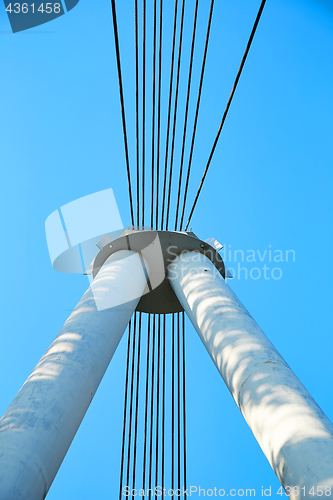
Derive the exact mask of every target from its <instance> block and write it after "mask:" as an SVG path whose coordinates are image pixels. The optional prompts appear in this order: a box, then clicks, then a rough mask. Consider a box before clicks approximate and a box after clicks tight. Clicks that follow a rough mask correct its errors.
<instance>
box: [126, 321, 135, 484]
mask: <svg viewBox="0 0 333 500" xmlns="http://www.w3.org/2000/svg"><path fill="white" fill-rule="evenodd" d="M136 323H137V321H136V312H135V313H134V329H133V340H132V345H133V347H132V368H131V395H130V414H129V424H128V425H129V431H128V447H127V476H126V480H127V482H126V484H127V485H129V484H130V483H129V477H130V466H131V444H132V414H133V393H134V365H135V344H136V333H137V329H136V326H137V325H136Z"/></svg>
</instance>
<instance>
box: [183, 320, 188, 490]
mask: <svg viewBox="0 0 333 500" xmlns="http://www.w3.org/2000/svg"><path fill="white" fill-rule="evenodd" d="M182 317H183V322H182V323H183V454H184V489H185V490H186V484H187V470H186V466H187V462H186V397H185V396H186V392H185V381H186V371H185V313H184V312H182Z"/></svg>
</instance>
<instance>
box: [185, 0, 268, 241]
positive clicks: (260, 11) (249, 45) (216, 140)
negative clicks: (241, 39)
mask: <svg viewBox="0 0 333 500" xmlns="http://www.w3.org/2000/svg"><path fill="white" fill-rule="evenodd" d="M265 3H266V0H262V2H261V5H260V8H259V11H258V14H257V17H256V20H255V23H254V25H253V28H252V31H251V35H250V38H249V41H248V43H247V46H246V49H245V53H244V55H243V59H242V62H241V65H240V67H239V70H238V73H237V75H236V79H235V82H234V85H233V87H232V90H231V94H230V97H229V100H228V103H227V106H226V108H225V111H224V114H223V117H222V121H221V124H220V127H219V129H218V132H217V134H216V137H215V141H214V144H213V147H212V150H211V152H210V155H209V158H208V161H207V165H206V168H205V171H204V173H203V176H202V179H201V182H200V186H199V189H198V192H197V194H196V197H195V200H194V203H193V206H192V209H191V212H190V215H189V218H188V221H187V224H186V227H185V231H186V229H187V228H188V225H189V223H190V221H191V218H192V215H193V212H194V209H195V207H196V204H197V201H198V198H199V195H200V193H201V189H202V186H203V183H204V181H205V178H206V175H207V172H208V169H209V166H210V163H211V160H212V158H213V154H214V151H215V148H216V146H217V143H218V140H219V137H220V134H221V131H222V128H223V125H224V123H225V120H226V117H227V114H228V111H229V108H230V105H231V101H232V99H233V97H234V95H235V92H236V88H237V85H238V82H239V79H240V76H241V74H242V71H243V68H244V65H245V61H246V58H247V56H248V53H249V50H250V47H251V44H252V41H253V38H254V35H255V33H256V31H257V27H258V24H259V21H260V18H261V14H262V11H263V10H264V7H265Z"/></svg>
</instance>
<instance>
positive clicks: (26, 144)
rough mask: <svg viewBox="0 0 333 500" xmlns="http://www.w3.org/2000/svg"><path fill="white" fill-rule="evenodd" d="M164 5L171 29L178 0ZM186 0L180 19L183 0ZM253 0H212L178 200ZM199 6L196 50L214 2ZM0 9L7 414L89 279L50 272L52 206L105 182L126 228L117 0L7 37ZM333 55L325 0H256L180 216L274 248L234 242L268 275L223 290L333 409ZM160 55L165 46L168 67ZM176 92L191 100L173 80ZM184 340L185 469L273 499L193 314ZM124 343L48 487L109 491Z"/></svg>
mask: <svg viewBox="0 0 333 500" xmlns="http://www.w3.org/2000/svg"><path fill="white" fill-rule="evenodd" d="M132 3H133V2H132V1H129V0H122V1H121V2H120V1H118V2H117V9H118V19H119V33H120V44H121V50H122V62H123V72H124V86H125V101H126V109H127V119H128V123H129V135H130V153H131V158H132V168H133V169H134V151H135V149H134V146H135V143H134V133H135V129H134V126H135V121H134V117H135V115H134V111H135V108H134V104H135V94H134V86H133V85H134V80H133V78H134V73H133V71H134V66H133V41H134V31H133V16H132V17H130V16H129V13H130V12H133V10H131V9H132ZM166 3H167V7H166V23H168V25H169V26H170V23H171V20H172V8H171V7H172V5H171V2H170V3H169V2H166ZM188 4H189V6H190V8H189V14H188V16H189V18H188V21H189V20H190V18H191V8H192V9H193V4H194V2H190V1H189V0H188ZM259 4H260V2H259V1H257V0H256V1H254V0H251V1H244V0H243V1H241V0H237V1H232V0H224V1H223V2H222V1H216V6H215V11H214V17H213V24H212V34H211V40H210V47H209V54H208V59H207V73H206V76H205V82H204V88H203V97H202V105H201V112H200V117H199V125H198V132H197V142H196V148H195V154H194V161H193V176H192V178H191V185H190V190H189V200H193V197H194V195H195V192H196V189H197V187H198V183H199V181H200V177H201V175H202V171H203V168H204V166H205V160H206V159H207V157H208V154H209V151H210V147H211V145H212V142H213V140H214V137H215V133H216V131H217V129H218V126H219V123H220V120H221V117H222V114H223V111H224V107H225V104H226V101H227V98H228V96H229V93H230V90H231V87H232V84H233V79H234V77H235V74H236V71H237V69H238V66H239V63H240V60H241V57H242V55H243V51H244V48H245V45H246V42H247V39H248V36H249V33H250V30H251V28H252V24H253V21H254V18H255V16H256V13H257V10H258V7H259ZM200 5H201V7H200V8H201V11H199V32H198V47H199V52H198V55H197V61H200V54H201V51H202V47H203V38H204V31H205V23H206V17H207V12H208V7H209V2H208V0H201V2H200ZM191 6H192V7H191ZM148 15H150V19H151V10H149V11H148ZM0 16H1V17H0V60H1V66H2V72H1V74H2V77H1V80H0V100H1V106H0V109H1V120H0V127H1V133H0V161H1V184H0V192H1V195H0V200H1V208H2V209H1V212H0V224H1V242H2V244H1V247H0V252H1V262H2V275H3V286H2V289H1V295H0V300H1V333H0V339H1V350H0V391H1V392H0V413H1V414H2V413H3V412H4V411H5V410H6V408H7V407H8V405H9V404H10V402H11V401H12V399H13V398H14V396H15V394H16V393H17V391H18V390H19V388H20V387H21V385H22V384H23V382H24V381H25V379H26V378H27V376H28V375H29V374H30V372H31V371H32V369H33V368H34V366H35V365H36V363H37V362H38V360H39V359H40V357H41V356H42V355H43V353H44V352H45V350H46V349H47V347H48V346H49V344H50V343H51V341H52V340H53V338H54V337H55V335H56V334H57V332H58V330H59V329H60V328H61V326H62V324H63V323H64V321H65V320H66V318H67V317H68V315H69V314H70V312H71V310H72V309H73V307H74V306H75V305H76V303H77V302H78V300H79V299H80V297H81V295H82V294H83V292H84V291H85V289H86V287H87V281H86V278H85V277H83V276H79V275H65V274H60V273H56V272H55V271H54V270H53V269H52V266H51V264H50V260H49V256H48V251H47V246H46V240H45V231H44V223H45V220H46V218H47V217H48V215H50V214H51V213H52V212H53V211H54V210H55V209H57V208H59V207H60V206H62V205H64V204H66V203H69V202H70V201H72V200H75V199H77V198H79V197H81V196H85V195H88V194H90V193H93V192H96V191H99V190H102V189H107V188H109V187H112V188H113V190H114V194H115V197H116V200H117V203H118V206H119V210H120V213H121V217H122V220H123V222H124V224H125V225H127V224H130V212H129V205H128V194H127V184H126V182H127V180H126V173H125V159H124V148H123V139H122V129H121V117H120V105H119V94H118V81H117V73H116V61H115V52H114V42H113V31H112V22H111V12H110V2H109V1H106V0H96V1H95V2H91V1H90V2H89V1H88V0H80V2H79V4H78V5H77V7H75V8H74V9H73V10H72V11H71V12H69V13H68V14H66V15H65V16H62V17H60V18H58V19H56V20H54V21H52V22H51V23H49V24H46V25H43V26H40V27H38V28H35V29H33V30H29V31H27V32H22V33H18V34H15V35H13V34H12V33H11V32H10V26H9V22H8V20H7V18H6V13H5V9H4V6H3V5H0ZM187 26H188V27H187V29H186V33H185V35H186V36H187V38H186V40H187V42H186V43H187V45H186V47H185V49H184V51H185V52H184V60H186V54H187V55H188V53H189V45H188V41H189V37H190V32H191V27H190V22H188V24H187ZM166 31H167V30H166ZM149 36H151V26H150V25H149V26H148V33H147V37H149ZM166 43H170V40H169V39H167V41H166ZM332 54H333V9H332V3H330V2H329V1H328V0H327V1H324V0H323V1H315V0H288V1H287V0H267V4H266V7H265V10H264V14H263V17H262V20H261V23H260V26H259V29H258V32H257V34H256V37H255V40H254V43H253V46H252V48H251V52H250V55H249V58H248V61H247V63H246V66H245V69H244V72H243V75H242V78H241V81H240V84H239V87H238V89H237V92H236V95H235V98H234V101H233V103H232V106H231V109H230V112H229V115H228V118H227V121H226V124H225V129H224V130H223V133H222V135H221V139H220V142H219V145H218V147H217V150H216V153H215V156H214V159H213V162H212V165H211V170H210V172H209V175H208V177H207V180H206V183H205V186H204V189H203V191H202V194H201V197H200V201H199V203H198V205H197V208H196V211H195V214H194V217H193V220H192V222H191V225H192V227H193V230H194V232H195V233H196V234H197V235H198V236H199V237H200V238H202V239H205V238H207V237H210V236H214V237H215V238H217V239H218V240H219V241H220V242H221V243H222V244H224V245H225V246H226V248H227V249H231V250H243V252H244V255H245V256H246V255H248V253H247V251H248V250H255V252H257V251H258V250H259V252H260V255H261V256H262V255H263V253H264V252H265V250H267V253H266V257H265V260H264V262H260V260H259V256H258V253H257V254H256V255H257V259H256V262H247V263H246V262H244V263H242V262H240V256H241V253H238V254H237V255H238V256H239V257H238V260H237V261H236V262H234V260H235V259H234V258H233V254H232V262H230V263H229V262H228V259H227V262H226V263H227V266H229V267H235V268H236V269H237V266H238V264H240V265H241V266H242V267H246V268H247V271H248V278H249V275H250V272H251V269H253V268H254V267H256V268H259V269H261V268H262V267H263V265H264V264H266V265H267V266H268V267H269V268H270V271H269V273H268V276H269V277H270V279H265V278H264V276H263V274H262V275H261V277H260V278H259V279H245V271H243V272H242V273H241V278H240V279H238V278H237V276H236V279H234V281H233V282H232V283H231V286H232V288H233V289H234V290H235V292H236V293H237V294H238V296H239V298H240V299H241V300H242V302H243V303H244V305H245V306H246V307H247V308H248V310H249V311H250V313H251V314H252V316H253V317H254V318H255V319H256V321H257V322H258V324H259V325H260V326H261V328H262V329H263V330H264V332H265V333H266V335H267V336H268V337H269V338H270V340H271V341H272V342H273V344H274V345H275V346H276V347H277V349H278V350H279V351H280V353H281V354H282V356H283V357H284V358H285V359H286V361H287V362H288V363H289V365H290V366H291V367H292V369H293V370H294V372H295V373H296V375H297V376H298V377H299V378H300V379H301V381H302V382H303V384H304V385H305V387H306V388H307V389H308V390H309V392H310V393H311V394H312V395H313V397H314V398H315V400H316V401H317V402H318V404H319V405H320V406H321V408H322V409H323V411H324V412H325V413H326V414H327V416H328V417H329V418H330V419H331V420H332V419H333V403H332V398H331V397H330V392H331V391H330V390H331V380H332V376H333V373H332V361H331V357H332V347H333V340H332V334H331V332H332V328H331V321H330V313H331V302H332V297H333V293H332V278H333V267H332V260H331V246H332V231H331V219H332V195H331V193H332V188H333V177H332V168H331V165H332V160H333V154H332V141H331V135H332V132H331V131H332V125H333V124H332V120H333V118H332V117H333V93H332V89H333V69H332V63H331V62H332ZM150 56H151V53H150V50H148V54H147V59H148V60H150V59H149V58H150ZM168 61H169V59H168V55H167V54H166V55H165V65H166V67H168ZM198 64H199V62H197V63H196V69H197V72H196V73H195V77H194V86H195V82H196V83H197V82H198ZM147 75H148V77H149V76H151V74H150V72H149V70H148V72H147ZM150 91H151V83H149V84H148V85H147V92H148V95H149V92H150ZM181 95H182V99H181V101H182V102H184V96H185V87H184V86H182V87H181ZM164 103H165V100H164ZM183 110H184V105H183V104H181V105H180V114H181V113H182V111H183ZM191 116H192V119H193V106H192V115H191ZM191 116H190V119H191ZM147 137H148V139H149V132H147ZM177 144H178V145H177V146H176V148H177V147H178V150H179V143H177ZM147 161H149V154H148V159H147ZM147 213H148V212H147ZM269 249H271V250H272V251H274V250H281V251H282V253H283V255H285V252H286V251H287V250H294V252H295V261H293V259H291V260H289V262H279V263H276V264H273V263H270V262H269V261H268V255H269V254H268V251H269ZM273 255H276V254H273ZM273 267H278V268H279V269H281V272H282V277H281V279H273V278H272V277H271V274H270V273H271V270H272V268H273ZM275 273H276V274H275V276H280V274H281V273H280V272H279V271H275ZM252 275H254V276H255V277H256V276H258V272H257V271H254V272H252ZM187 339H188V343H187V381H188V389H187V394H188V398H187V416H188V420H187V422H188V430H187V435H188V483H189V484H194V485H200V486H201V487H206V488H214V487H215V486H216V487H218V488H219V487H220V488H225V489H229V488H236V489H238V488H255V489H256V491H257V496H259V495H260V492H261V487H262V486H264V487H265V488H268V487H269V486H271V487H272V496H274V497H275V498H278V496H276V495H275V491H277V490H278V488H279V483H278V481H277V479H276V477H275V474H274V473H273V471H272V470H271V467H270V465H269V464H268V462H267V460H266V458H265V457H264V456H263V454H262V452H261V450H260V448H259V446H258V444H257V443H256V441H255V439H254V437H253V436H252V433H251V431H250V430H249V428H248V426H247V424H246V423H245V421H244V420H243V417H242V415H241V414H240V412H239V410H238V408H237V406H236V404H235V403H234V401H233V399H232V398H231V396H230V394H229V392H228V390H227V389H226V387H225V385H224V382H223V381H222V379H221V378H220V376H219V374H218V372H217V370H216V368H215V367H214V366H213V364H212V362H211V360H210V359H209V357H208V355H207V353H206V352H205V350H204V348H203V346H202V345H201V343H200V340H199V339H198V337H197V335H196V333H195V332H194V330H193V328H192V327H191V326H190V325H189V324H188V328H187ZM125 344H126V341H125V339H123V341H122V343H121V345H120V346H119V349H118V351H117V353H116V355H115V357H114V359H113V360H112V363H111V365H110V367H109V369H108V371H107V373H106V375H105V378H104V379H103V381H102V383H101V386H100V388H99V390H98V392H97V394H96V396H95V398H94V400H93V403H92V404H91V407H90V408H89V410H88V412H87V415H86V417H85V419H84V421H83V423H82V425H81V427H80V429H79V431H78V433H77V436H76V437H75V439H74V442H73V444H72V446H71V448H70V450H69V452H68V454H67V456H66V458H65V460H64V462H63V465H62V466H61V468H60V471H59V473H58V476H57V477H56V479H55V481H54V484H53V485H52V487H51V489H50V492H49V495H48V497H47V498H48V499H58V498H62V499H63V500H67V499H73V498H74V499H75V500H76V499H77V500H85V499H92V498H99V499H106V498H116V495H117V492H118V482H119V465H120V447H121V427H122V408H123V385H124V374H125V354H126V345H125ZM193 498H195V496H193Z"/></svg>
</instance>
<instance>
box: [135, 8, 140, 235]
mask: <svg viewBox="0 0 333 500" xmlns="http://www.w3.org/2000/svg"><path fill="white" fill-rule="evenodd" d="M135 115H136V127H135V133H136V219H137V222H136V223H137V225H138V226H139V224H140V159H139V158H140V150H139V33H138V0H135Z"/></svg>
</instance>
